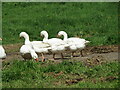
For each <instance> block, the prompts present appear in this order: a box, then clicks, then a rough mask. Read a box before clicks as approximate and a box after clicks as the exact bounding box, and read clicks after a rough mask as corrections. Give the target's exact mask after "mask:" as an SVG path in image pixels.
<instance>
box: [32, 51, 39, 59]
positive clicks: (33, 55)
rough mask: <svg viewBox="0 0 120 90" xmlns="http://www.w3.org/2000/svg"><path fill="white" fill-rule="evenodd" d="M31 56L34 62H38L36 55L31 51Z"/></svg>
mask: <svg viewBox="0 0 120 90" xmlns="http://www.w3.org/2000/svg"><path fill="white" fill-rule="evenodd" d="M31 56H32V58H33V59H34V60H35V61H38V55H37V54H36V53H35V51H31Z"/></svg>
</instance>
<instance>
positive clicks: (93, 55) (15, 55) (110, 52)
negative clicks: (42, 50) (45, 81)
mask: <svg viewBox="0 0 120 90" xmlns="http://www.w3.org/2000/svg"><path fill="white" fill-rule="evenodd" d="M21 45H22V44H10V45H5V46H4V48H5V50H6V53H7V58H6V59H4V61H11V60H23V58H22V57H21V55H20V53H19V48H20V47H21ZM79 55H80V54H79V52H76V53H75V56H76V57H73V58H71V57H70V53H68V54H66V53H64V56H65V58H64V59H61V56H60V55H56V60H53V59H52V55H49V54H47V55H45V57H46V60H52V61H55V62H56V61H57V62H61V61H63V60H68V59H69V60H80V61H84V62H90V64H91V63H93V64H98V63H102V62H104V61H114V60H118V46H117V45H109V46H93V47H90V46H87V47H86V49H84V50H83V55H84V56H83V57H81V56H79ZM40 60H41V58H40Z"/></svg>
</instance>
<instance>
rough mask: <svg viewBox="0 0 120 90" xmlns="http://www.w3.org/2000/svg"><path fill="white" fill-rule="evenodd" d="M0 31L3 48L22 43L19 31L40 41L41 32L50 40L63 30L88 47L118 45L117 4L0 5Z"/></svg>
mask: <svg viewBox="0 0 120 90" xmlns="http://www.w3.org/2000/svg"><path fill="white" fill-rule="evenodd" d="M2 28H3V29H2V30H3V44H11V43H21V42H22V41H21V40H19V33H20V32H22V31H25V32H27V33H28V34H29V35H30V39H31V40H42V38H41V37H40V31H42V30H47V31H48V33H49V37H50V38H51V37H56V35H57V33H58V31H60V30H64V31H66V32H67V33H68V35H69V36H70V37H71V36H79V37H81V38H85V39H87V40H90V41H91V44H90V45H110V44H118V3H107V2H106V3H95V2H94V3H81V2H79V3H72V2H69V3H65V2H60V3H50V2H48V3H42V2H41V3H27V2H26V3H2Z"/></svg>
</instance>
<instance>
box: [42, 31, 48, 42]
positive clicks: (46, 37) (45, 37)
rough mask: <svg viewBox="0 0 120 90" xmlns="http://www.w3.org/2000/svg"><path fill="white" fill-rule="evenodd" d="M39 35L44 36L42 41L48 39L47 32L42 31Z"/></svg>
mask: <svg viewBox="0 0 120 90" xmlns="http://www.w3.org/2000/svg"><path fill="white" fill-rule="evenodd" d="M40 35H41V36H44V39H43V41H44V40H47V39H48V33H47V31H45V30H44V31H41V33H40Z"/></svg>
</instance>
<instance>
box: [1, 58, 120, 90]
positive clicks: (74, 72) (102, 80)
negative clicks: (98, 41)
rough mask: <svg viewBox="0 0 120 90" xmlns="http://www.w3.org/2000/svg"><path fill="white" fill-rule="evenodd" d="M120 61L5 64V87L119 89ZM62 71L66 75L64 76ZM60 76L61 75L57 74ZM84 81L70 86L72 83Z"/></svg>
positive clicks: (18, 61) (17, 62)
mask: <svg viewBox="0 0 120 90" xmlns="http://www.w3.org/2000/svg"><path fill="white" fill-rule="evenodd" d="M119 65H120V63H118V62H109V63H104V64H100V65H96V66H93V67H88V66H86V65H84V63H82V62H78V61H74V62H73V61H63V62H62V63H59V64H56V63H55V62H51V61H47V62H45V63H42V62H39V63H36V62H35V61H32V60H31V61H27V62H25V61H20V60H15V61H13V62H7V63H3V67H4V69H3V74H2V81H3V82H2V84H3V88H54V87H56V88H118V84H119V82H118V81H119V80H118V66H119ZM60 72H62V73H61V74H60ZM57 74H59V75H57ZM80 78H82V79H83V80H81V81H79V82H77V83H72V84H69V82H68V83H66V82H67V81H69V80H75V79H80Z"/></svg>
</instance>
